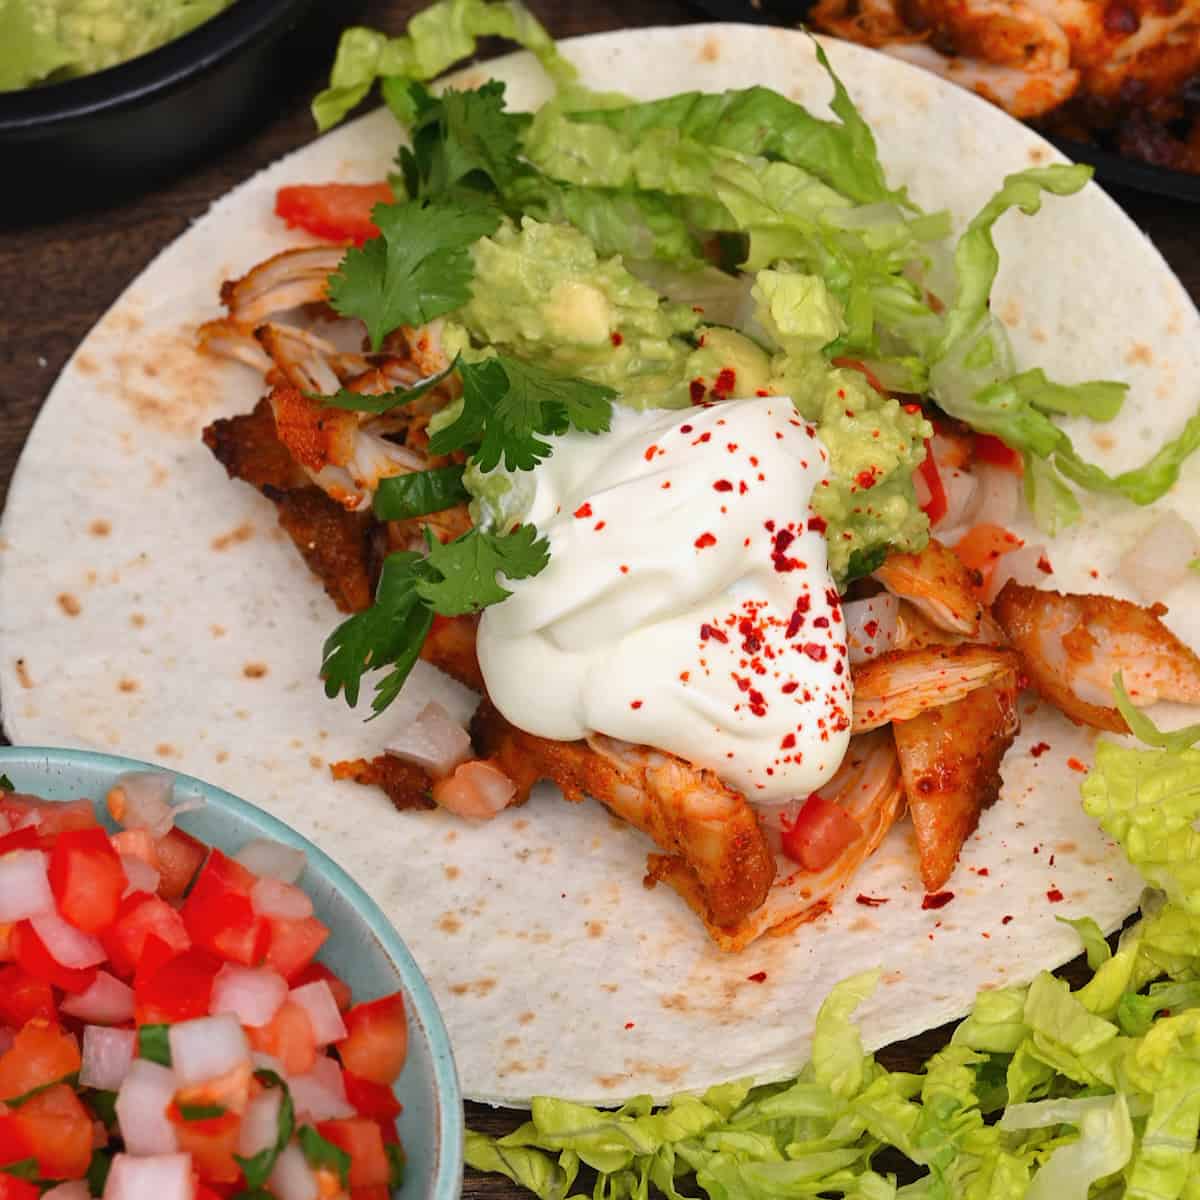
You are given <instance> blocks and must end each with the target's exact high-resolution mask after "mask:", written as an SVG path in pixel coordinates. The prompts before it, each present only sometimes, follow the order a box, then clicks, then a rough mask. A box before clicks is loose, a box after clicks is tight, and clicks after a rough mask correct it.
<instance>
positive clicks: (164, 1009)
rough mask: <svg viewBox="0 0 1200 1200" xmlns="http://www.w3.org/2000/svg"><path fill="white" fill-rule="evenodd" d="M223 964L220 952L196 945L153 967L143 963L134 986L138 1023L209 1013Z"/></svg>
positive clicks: (167, 1020) (152, 1023) (200, 1015)
mask: <svg viewBox="0 0 1200 1200" xmlns="http://www.w3.org/2000/svg"><path fill="white" fill-rule="evenodd" d="M154 941H156V942H158V944H159V945H160V946H161V945H163V943H162V942H159V941H158V939H157V938H155V939H154ZM222 965H223V964H222V962H221V960H220V959H219V958H217V957H216V955H214V954H210V953H209V952H208V951H207V950H205V949H203V948H202V947H200V946H192V947H190V948H189V949H187V950H185V951H184V952H183V953H182V954H178V955H175V956H174V957H171V958H169V959H168V960H167V961H166V962H162V963H160V964H159V965H158V966H157V968H155V969H153V970H150V971H143V970H142V968H141V967H140V966H139V968H138V971H137V974H136V976H135V977H134V985H133V997H134V1004H135V1005H136V1014H137V1015H136V1020H137V1023H138V1024H139V1025H157V1024H169V1023H170V1022H172V1021H189V1020H191V1019H192V1018H193V1017H206V1016H208V1008H209V1005H210V1003H211V1002H212V989H213V980H214V979H216V977H217V972H218V971H219V970H220V969H221V967H222Z"/></svg>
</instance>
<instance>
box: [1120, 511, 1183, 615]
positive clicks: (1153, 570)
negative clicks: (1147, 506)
mask: <svg viewBox="0 0 1200 1200" xmlns="http://www.w3.org/2000/svg"><path fill="white" fill-rule="evenodd" d="M1197 557H1200V534H1197V533H1196V531H1195V529H1193V528H1192V526H1191V525H1190V524H1188V522H1187V521H1185V520H1184V519H1183V518H1182V517H1181V516H1180V515H1179V514H1178V513H1176V512H1168V513H1165V514H1164V515H1163V516H1162V517H1160V518H1159V519H1158V520H1157V521H1155V522H1154V524H1153V525H1151V526H1150V527H1149V528H1148V529H1146V530H1145V531H1144V532H1143V533H1141V534H1139V535H1138V539H1137V541H1136V542H1134V544H1133V546H1132V548H1131V549H1130V550H1129V551H1128V553H1126V554H1125V556H1124V557H1123V558H1122V559H1121V561H1120V563H1118V565H1117V574H1118V575H1119V576H1120V577H1121V579H1122V580H1124V581H1125V582H1126V583H1127V584H1129V585H1130V587H1132V588H1135V589H1136V590H1137V591H1139V592H1141V594H1142V595H1143V596H1144V597H1145V598H1146V599H1147V600H1161V599H1162V598H1163V596H1165V595H1166V594H1167V592H1169V591H1170V590H1171V589H1172V588H1173V587H1175V586H1176V585H1177V584H1180V583H1182V582H1183V581H1184V580H1185V579H1187V578H1189V577H1190V575H1191V572H1190V571H1189V570H1188V563H1190V562H1191V561H1192V560H1193V559H1194V558H1197Z"/></svg>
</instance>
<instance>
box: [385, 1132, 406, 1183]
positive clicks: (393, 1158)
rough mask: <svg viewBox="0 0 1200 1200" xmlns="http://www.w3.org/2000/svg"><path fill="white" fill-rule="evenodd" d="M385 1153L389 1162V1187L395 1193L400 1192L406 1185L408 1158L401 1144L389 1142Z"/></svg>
mask: <svg viewBox="0 0 1200 1200" xmlns="http://www.w3.org/2000/svg"><path fill="white" fill-rule="evenodd" d="M383 1152H384V1153H385V1154H386V1155H387V1160H388V1187H390V1188H391V1189H392V1191H393V1192H398V1191H399V1190H400V1188H401V1187H402V1186H403V1185H404V1169H405V1167H407V1166H408V1157H407V1155H406V1154H405V1153H404V1147H403V1146H401V1145H400V1143H399V1142H387V1143H386V1144H385V1145H384V1147H383Z"/></svg>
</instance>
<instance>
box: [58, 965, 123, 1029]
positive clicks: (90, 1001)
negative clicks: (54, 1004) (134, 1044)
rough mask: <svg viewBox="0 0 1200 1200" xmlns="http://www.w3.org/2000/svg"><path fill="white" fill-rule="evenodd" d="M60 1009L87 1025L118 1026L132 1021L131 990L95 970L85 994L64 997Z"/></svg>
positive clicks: (118, 981) (114, 977)
mask: <svg viewBox="0 0 1200 1200" xmlns="http://www.w3.org/2000/svg"><path fill="white" fill-rule="evenodd" d="M59 1007H60V1008H61V1009H62V1010H63V1012H65V1013H66V1014H67V1015H68V1016H70V1017H78V1018H79V1020H81V1021H87V1022H88V1024H90V1025H120V1024H122V1023H123V1022H125V1021H132V1020H133V1009H134V1004H133V988H131V987H130V986H129V985H128V984H126V983H122V982H121V980H119V979H117V978H116V976H114V975H110V974H109V973H108V972H107V971H97V972H96V978H95V979H94V980H93V981H92V985H91V987H89V988H88V989H87V991H84V992H77V993H76V994H75V995H73V996H72V995H68V996H64V997H63V1002H62V1004H60V1005H59Z"/></svg>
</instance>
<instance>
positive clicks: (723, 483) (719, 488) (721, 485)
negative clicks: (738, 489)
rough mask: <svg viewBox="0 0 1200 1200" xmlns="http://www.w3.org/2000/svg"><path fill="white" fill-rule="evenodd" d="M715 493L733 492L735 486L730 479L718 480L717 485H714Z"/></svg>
mask: <svg viewBox="0 0 1200 1200" xmlns="http://www.w3.org/2000/svg"><path fill="white" fill-rule="evenodd" d="M713 491H714V492H732V491H733V484H732V483H730V482H729V480H728V479H718V480H717V481H716V483H714V484H713Z"/></svg>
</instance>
